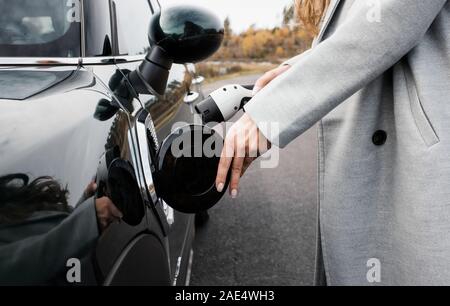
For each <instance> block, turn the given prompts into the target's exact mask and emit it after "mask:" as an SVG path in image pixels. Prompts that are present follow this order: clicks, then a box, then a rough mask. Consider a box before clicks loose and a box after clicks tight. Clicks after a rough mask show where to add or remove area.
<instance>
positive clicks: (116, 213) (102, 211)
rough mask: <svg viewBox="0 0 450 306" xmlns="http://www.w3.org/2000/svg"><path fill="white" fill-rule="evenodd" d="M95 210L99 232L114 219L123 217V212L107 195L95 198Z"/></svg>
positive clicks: (117, 219)
mask: <svg viewBox="0 0 450 306" xmlns="http://www.w3.org/2000/svg"><path fill="white" fill-rule="evenodd" d="M95 211H96V212H97V220H98V224H99V227H100V232H103V231H104V230H105V229H106V228H107V227H108V226H109V225H110V224H111V223H113V222H114V221H119V220H120V219H122V218H123V214H122V213H121V212H120V210H119V209H118V208H117V207H116V206H115V205H114V203H113V202H112V201H111V200H110V199H109V198H108V197H103V198H100V199H97V200H95Z"/></svg>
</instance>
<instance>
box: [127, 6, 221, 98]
mask: <svg viewBox="0 0 450 306" xmlns="http://www.w3.org/2000/svg"><path fill="white" fill-rule="evenodd" d="M148 36H149V40H150V45H151V49H150V50H149V52H148V53H147V56H146V58H145V60H144V61H143V62H142V64H141V65H140V66H139V67H138V69H136V70H135V71H133V72H132V73H130V81H131V82H132V84H133V86H134V87H135V89H136V90H137V91H138V92H139V93H146V94H147V93H151V94H157V95H163V94H164V92H165V90H166V87H167V81H168V78H169V71H170V68H171V67H172V64H173V63H176V64H185V63H196V62H199V61H202V60H204V59H206V58H208V57H210V56H211V55H212V54H214V53H215V52H216V51H217V50H218V49H219V48H220V45H221V44H222V41H223V37H224V26H223V22H221V21H220V19H219V18H218V17H217V16H216V15H215V14H213V13H212V12H210V11H208V10H206V9H203V8H200V7H197V6H191V5H182V6H173V7H170V8H167V9H162V10H161V11H160V12H158V13H156V14H155V15H153V16H152V18H151V21H150V26H149V32H148Z"/></svg>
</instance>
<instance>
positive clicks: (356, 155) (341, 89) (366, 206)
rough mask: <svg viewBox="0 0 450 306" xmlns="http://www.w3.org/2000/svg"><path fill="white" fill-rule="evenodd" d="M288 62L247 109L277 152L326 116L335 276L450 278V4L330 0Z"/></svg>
mask: <svg viewBox="0 0 450 306" xmlns="http://www.w3.org/2000/svg"><path fill="white" fill-rule="evenodd" d="M288 63H289V64H291V65H292V67H291V68H290V69H289V70H288V71H287V72H286V73H284V74H283V75H281V76H280V77H278V78H276V79H275V80H274V81H272V82H271V83H270V84H269V85H268V86H267V87H266V88H264V89H263V90H262V91H260V92H259V93H258V94H257V95H256V96H255V97H254V98H253V99H252V100H251V101H250V102H249V103H248V104H247V106H246V108H245V109H246V112H247V113H248V114H249V115H250V117H251V118H252V119H253V120H254V121H255V122H256V123H257V124H258V126H259V127H260V129H261V131H262V133H263V134H264V135H266V137H268V139H269V140H270V141H271V142H272V143H274V144H276V145H278V146H280V147H285V146H287V145H288V144H289V143H290V142H291V141H292V140H294V139H295V138H296V137H298V136H299V135H301V134H302V133H303V132H305V131H306V130H307V129H309V128H310V127H311V126H313V125H314V124H316V123H317V122H320V123H319V144H320V145H319V168H320V173H319V177H320V181H319V186H320V191H319V194H320V196H319V200H320V201H319V205H320V209H319V211H320V232H321V239H320V240H321V246H322V250H323V260H324V266H325V271H326V278H327V283H328V284H329V285H450V1H447V0H341V1H338V0H332V1H331V4H330V7H329V8H328V11H327V13H326V16H325V17H324V19H323V24H322V30H321V32H320V34H319V36H318V37H317V38H316V40H315V42H314V44H313V48H312V49H310V50H309V51H307V52H306V53H303V54H302V55H299V56H297V57H295V58H293V59H291V60H290V61H288ZM268 123H275V124H278V126H279V130H278V131H277V130H270V129H269V127H270V125H269V124H268ZM298 171H302V169H298ZM373 268H375V270H373ZM374 271H375V272H374ZM374 276H375V277H374Z"/></svg>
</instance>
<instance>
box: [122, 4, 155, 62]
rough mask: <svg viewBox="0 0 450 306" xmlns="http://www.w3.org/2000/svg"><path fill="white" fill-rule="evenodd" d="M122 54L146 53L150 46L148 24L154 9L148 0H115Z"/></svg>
mask: <svg viewBox="0 0 450 306" xmlns="http://www.w3.org/2000/svg"><path fill="white" fill-rule="evenodd" d="M114 5H115V10H116V18H117V36H118V49H119V50H118V51H119V54H120V55H139V54H145V53H146V52H147V50H148V48H149V46H150V44H149V42H148V26H149V22H150V17H151V16H152V11H151V9H150V4H149V2H148V0H114Z"/></svg>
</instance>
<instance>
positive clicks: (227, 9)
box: [160, 0, 294, 32]
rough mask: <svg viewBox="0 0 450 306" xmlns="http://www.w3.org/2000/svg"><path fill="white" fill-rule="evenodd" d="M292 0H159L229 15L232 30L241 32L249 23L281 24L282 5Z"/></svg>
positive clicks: (270, 26)
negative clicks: (187, 4) (194, 5)
mask: <svg viewBox="0 0 450 306" xmlns="http://www.w3.org/2000/svg"><path fill="white" fill-rule="evenodd" d="M293 2H294V0H182V1H181V0H160V3H161V5H162V6H164V5H172V4H175V3H192V4H196V5H200V6H204V7H207V8H209V9H211V10H213V11H214V12H216V13H217V15H219V16H220V17H221V18H223V19H225V18H226V17H227V16H229V17H230V21H231V26H232V28H233V30H234V31H236V32H241V31H242V30H245V29H247V28H248V27H249V26H250V25H252V24H255V25H256V26H257V27H259V28H273V27H274V26H278V25H280V24H281V19H282V12H283V7H285V6H287V5H289V4H292V3H293Z"/></svg>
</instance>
